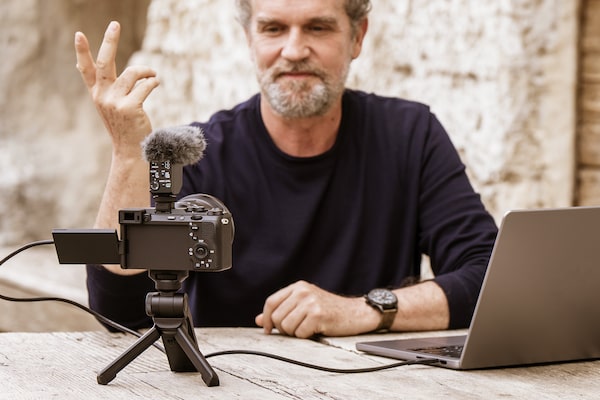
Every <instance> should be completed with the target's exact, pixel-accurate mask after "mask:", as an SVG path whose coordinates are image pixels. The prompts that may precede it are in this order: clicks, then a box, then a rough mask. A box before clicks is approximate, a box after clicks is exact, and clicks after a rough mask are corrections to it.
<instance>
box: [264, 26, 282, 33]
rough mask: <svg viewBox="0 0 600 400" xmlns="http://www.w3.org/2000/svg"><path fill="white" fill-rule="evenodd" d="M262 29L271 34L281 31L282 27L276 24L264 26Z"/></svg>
mask: <svg viewBox="0 0 600 400" xmlns="http://www.w3.org/2000/svg"><path fill="white" fill-rule="evenodd" d="M262 31H263V32H265V33H271V34H273V33H279V32H281V31H282V29H281V27H280V26H277V25H268V26H265V27H264V28H263V29H262Z"/></svg>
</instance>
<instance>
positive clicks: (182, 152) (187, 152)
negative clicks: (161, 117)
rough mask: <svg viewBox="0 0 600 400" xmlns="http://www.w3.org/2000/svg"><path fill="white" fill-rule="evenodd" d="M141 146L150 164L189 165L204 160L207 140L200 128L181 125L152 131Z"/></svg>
mask: <svg viewBox="0 0 600 400" xmlns="http://www.w3.org/2000/svg"><path fill="white" fill-rule="evenodd" d="M141 146H142V152H143V156H144V159H145V160H146V161H148V162H160V161H170V162H171V163H173V164H183V165H187V164H194V163H196V162H198V161H200V159H202V157H203V152H204V150H205V149H206V140H205V139H204V132H203V131H202V129H200V128H199V127H196V126H191V125H181V126H174V127H170V128H163V129H157V130H154V131H152V133H150V134H149V135H148V136H147V137H146V138H145V139H144V140H143V141H142V143H141Z"/></svg>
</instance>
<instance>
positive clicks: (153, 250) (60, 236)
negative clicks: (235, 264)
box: [52, 133, 235, 272]
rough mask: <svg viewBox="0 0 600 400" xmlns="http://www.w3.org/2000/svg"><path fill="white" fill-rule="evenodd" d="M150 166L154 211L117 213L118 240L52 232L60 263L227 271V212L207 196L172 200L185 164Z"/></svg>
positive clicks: (113, 235)
mask: <svg viewBox="0 0 600 400" xmlns="http://www.w3.org/2000/svg"><path fill="white" fill-rule="evenodd" d="M186 134H187V133H186ZM154 140H155V141H156V137H154ZM160 144H161V145H162V144H163V143H162V142H161V143H160ZM149 165H150V168H149V178H150V179H149V180H150V193H151V194H152V198H153V200H154V203H155V207H154V208H131V209H123V210H119V224H120V228H121V240H120V241H119V239H118V237H117V232H116V231H115V230H110V229H55V230H53V231H52V235H53V238H54V243H55V247H56V252H57V255H58V259H59V262H60V263H61V264H120V265H121V268H124V269H128V268H132V269H148V270H161V271H166V270H176V271H183V270H187V271H207V272H216V271H223V270H226V269H229V268H231V265H232V257H231V252H232V243H233V237H234V232H235V228H234V223H233V218H232V216H231V213H230V212H229V210H228V209H227V207H226V206H225V205H224V204H223V203H222V202H221V201H220V200H218V199H217V198H215V197H213V196H210V195H208V194H192V195H189V196H186V197H184V198H183V199H181V200H179V201H176V193H178V192H179V191H180V189H181V185H182V176H183V164H181V163H173V162H171V161H149Z"/></svg>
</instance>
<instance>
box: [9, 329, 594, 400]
mask: <svg viewBox="0 0 600 400" xmlns="http://www.w3.org/2000/svg"><path fill="white" fill-rule="evenodd" d="M457 333H458V332H457ZM196 335H197V338H198V342H199V347H200V350H201V352H202V353H204V354H205V355H207V354H209V353H211V352H214V351H220V350H231V349H244V350H259V351H263V352H270V353H275V354H279V355H282V356H286V357H290V358H293V359H297V360H302V361H305V362H309V363H316V364H320V365H325V366H329V367H337V368H358V367H370V366H376V365H381V364H387V363H390V362H392V360H388V359H384V358H380V357H375V356H368V355H365V354H361V353H359V352H357V351H356V350H355V349H354V344H355V343H356V341H358V340H370V339H374V338H378V339H380V338H382V335H365V336H360V337H349V338H333V339H330V338H325V339H322V340H320V341H316V340H302V339H295V338H289V337H284V336H280V335H265V334H263V333H262V331H261V330H260V329H251V328H211V329H197V330H196ZM418 335H422V334H414V333H413V334H387V335H386V336H385V338H386V339H387V338H394V337H398V336H418ZM135 340H136V338H134V337H132V336H129V335H121V334H110V333H107V332H53V333H1V334H0V384H1V386H0V398H1V399H11V400H15V399H49V398H57V399H61V400H62V399H85V400H91V399H136V398H140V399H142V398H143V399H260V400H267V399H302V400H308V399H348V400H352V399H361V400H374V399H387V398H393V399H436V398H449V399H480V398H485V399H493V398H503V399H510V398H514V399H538V398H543V399H564V398H579V399H598V398H600V361H590V362H578V363H565V364H554V365H545V366H534V367H524V368H507V369H494V370H483V371H468V372H461V371H452V370H447V369H443V368H438V367H431V366H425V365H411V366H404V367H398V368H395V369H391V370H386V371H380V372H374V373H365V374H337V373H328V372H321V371H316V370H311V369H307V368H303V367H300V366H295V365H290V364H286V363H283V362H281V361H277V360H272V359H268V358H263V357H258V356H252V355H226V356H219V357H214V358H209V359H208V361H209V363H210V364H211V366H212V367H213V368H214V370H215V371H216V372H217V374H218V376H219V379H220V386H215V387H207V386H206V385H205V384H204V382H203V381H202V379H201V377H200V375H199V374H198V373H179V372H178V373H175V372H171V370H170V368H169V365H168V360H167V357H166V356H165V354H163V353H162V352H160V351H159V350H157V349H155V348H150V349H148V350H147V351H146V352H144V353H143V354H141V355H140V356H139V357H138V358H136V359H135V360H134V361H133V362H132V363H131V364H130V365H128V366H127V367H126V368H125V369H123V370H122V371H121V372H119V373H118V375H117V376H116V378H115V379H114V380H113V381H112V382H110V383H109V384H108V385H99V384H97V383H96V374H97V373H98V372H99V371H101V370H102V369H103V368H104V367H106V366H107V365H108V364H109V363H111V362H112V361H113V360H114V359H116V358H117V357H119V355H121V354H122V352H123V351H124V350H125V349H126V348H127V347H128V346H129V345H130V344H132V343H133V342H134V341H135Z"/></svg>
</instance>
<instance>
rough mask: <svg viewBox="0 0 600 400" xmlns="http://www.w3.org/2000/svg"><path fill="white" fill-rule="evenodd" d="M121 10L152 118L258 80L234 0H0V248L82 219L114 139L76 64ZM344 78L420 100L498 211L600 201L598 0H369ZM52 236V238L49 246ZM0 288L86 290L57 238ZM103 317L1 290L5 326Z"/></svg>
mask: <svg viewBox="0 0 600 400" xmlns="http://www.w3.org/2000/svg"><path fill="white" fill-rule="evenodd" d="M113 19H114V20H118V21H119V22H120V23H121V25H122V36H121V43H120V47H119V55H118V68H119V71H121V70H122V69H123V68H124V67H125V66H126V65H128V64H129V65H131V64H145V65H149V66H151V67H153V68H154V69H155V70H156V71H157V72H158V76H159V78H160V80H161V85H160V86H159V88H157V89H156V90H155V91H154V92H153V94H152V95H151V97H150V98H149V99H148V101H147V102H146V110H147V112H148V113H149V115H150V117H151V119H152V123H153V126H154V127H161V126H169V125H179V124H183V123H189V122H191V121H195V120H205V119H206V118H208V116H209V115H211V114H212V113H213V112H215V111H217V110H219V109H222V108H230V107H232V106H234V105H235V104H237V103H238V102H240V101H243V100H245V99H246V98H248V97H249V96H251V95H252V94H253V93H255V92H256V91H257V85H256V82H255V76H254V71H253V68H252V65H251V62H250V60H249V53H248V50H247V48H246V43H245V39H244V37H243V33H242V31H241V28H240V27H239V26H238V25H237V23H236V22H235V12H234V7H233V0H226V1H225V0H101V1H98V0H52V1H45V0H3V1H2V2H0V57H1V58H2V63H0V172H1V179H0V204H2V207H0V251H1V252H0V258H2V257H4V256H5V255H7V254H8V253H9V252H10V251H12V250H14V249H15V248H17V247H19V246H21V245H24V244H26V243H29V242H31V241H34V240H40V239H50V238H51V231H52V229H53V228H73V227H80V228H81V227H91V226H92V224H93V221H94V218H95V213H96V209H97V207H98V204H99V201H100V196H101V193H102V190H103V186H104V180H105V177H106V174H107V171H108V167H109V163H110V143H109V140H108V135H107V134H106V133H105V131H104V128H103V126H102V123H101V121H100V119H99V117H98V116H97V114H96V111H95V109H94V107H93V104H92V102H91V99H90V98H89V95H88V93H87V90H86V88H85V87H84V85H83V83H82V82H81V78H80V76H79V73H78V71H77V70H76V68H75V63H76V59H75V54H74V50H73V36H74V33H75V32H76V31H83V32H84V33H85V34H86V35H87V36H88V38H89V40H90V44H91V46H92V48H93V52H94V55H95V52H96V51H97V49H98V47H99V45H100V42H101V39H102V36H103V34H104V30H105V29H106V26H107V25H108V23H109V21H111V20H113ZM348 86H350V87H353V88H360V89H362V90H365V91H368V92H376V93H379V94H382V95H390V96H398V97H404V98H408V99H411V100H416V101H419V102H423V103H427V104H429V105H430V106H431V108H432V110H433V112H434V113H436V114H437V116H438V117H439V119H440V120H441V121H442V123H443V124H444V126H445V127H446V129H447V130H448V132H449V134H450V136H451V138H452V140H453V142H454V144H455V145H456V147H457V148H458V149H459V152H460V153H461V156H462V158H463V161H464V162H465V164H466V165H467V168H468V173H469V175H470V176H471V178H472V181H473V184H474V186H475V188H476V190H477V191H479V192H480V193H481V195H482V198H483V201H484V203H485V204H486V206H487V207H488V209H489V210H490V211H491V212H492V214H493V215H494V216H495V218H496V220H497V221H500V219H501V217H502V215H503V214H504V213H505V212H506V211H508V210H510V209H515V208H539V207H563V206H571V205H597V204H600V0H503V1H496V2H482V1H479V0H419V1H415V0H373V11H372V13H371V16H370V25H369V32H368V33H367V37H366V40H365V45H364V49H363V53H362V55H361V57H360V58H359V59H358V60H356V61H355V62H354V63H353V66H352V70H351V75H350V78H349V82H348ZM46 247H49V246H46ZM0 293H3V294H13V295H20V296H29V295H40V294H42V295H47V294H51V295H61V296H66V297H70V298H73V299H76V300H78V301H81V302H86V294H85V287H84V271H83V267H81V266H66V265H58V263H57V261H56V256H55V254H54V249H53V247H52V248H45V249H44V248H40V249H33V250H28V251H27V252H25V253H23V254H21V255H19V256H17V257H15V259H13V260H11V261H9V262H8V263H6V264H5V266H3V267H1V268H0ZM88 328H89V329H97V328H98V325H97V324H96V323H95V321H93V319H91V318H88V317H87V316H86V315H85V314H83V313H81V312H79V311H76V310H75V311H74V310H72V308H69V307H64V308H63V307H62V306H58V305H54V304H41V303H37V304H14V303H7V302H3V301H0V330H13V331H14V330H54V329H88Z"/></svg>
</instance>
